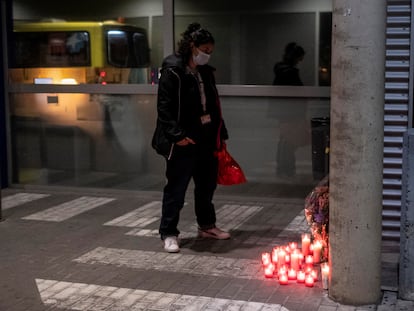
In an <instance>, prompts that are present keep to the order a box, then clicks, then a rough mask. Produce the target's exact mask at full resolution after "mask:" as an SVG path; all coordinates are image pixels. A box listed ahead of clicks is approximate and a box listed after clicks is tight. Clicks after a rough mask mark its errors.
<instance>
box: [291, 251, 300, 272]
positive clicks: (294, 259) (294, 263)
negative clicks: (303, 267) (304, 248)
mask: <svg viewBox="0 0 414 311" xmlns="http://www.w3.org/2000/svg"><path fill="white" fill-rule="evenodd" d="M299 265H300V264H299V250H297V249H294V250H293V253H292V254H290V267H291V268H292V269H294V270H296V271H298V270H299Z"/></svg>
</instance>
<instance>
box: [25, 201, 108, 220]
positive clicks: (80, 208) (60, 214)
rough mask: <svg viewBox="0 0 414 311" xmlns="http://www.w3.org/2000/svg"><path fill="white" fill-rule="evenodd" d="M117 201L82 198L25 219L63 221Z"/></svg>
mask: <svg viewBox="0 0 414 311" xmlns="http://www.w3.org/2000/svg"><path fill="white" fill-rule="evenodd" d="M113 200H115V199H114V198H102V197H86V196H85V197H80V198H78V199H75V200H72V201H69V202H65V203H62V204H59V205H57V206H54V207H51V208H48V209H46V210H44V211H41V212H38V213H35V214H31V215H29V216H26V217H24V218H23V219H27V220H43V221H56V222H59V221H63V220H66V219H69V218H71V217H74V216H76V215H79V214H81V213H84V212H86V211H89V210H91V209H94V208H95V207H98V206H101V205H104V204H106V203H108V202H111V201H113Z"/></svg>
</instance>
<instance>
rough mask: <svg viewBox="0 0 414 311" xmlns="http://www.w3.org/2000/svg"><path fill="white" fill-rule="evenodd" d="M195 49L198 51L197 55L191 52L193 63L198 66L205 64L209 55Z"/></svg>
mask: <svg viewBox="0 0 414 311" xmlns="http://www.w3.org/2000/svg"><path fill="white" fill-rule="evenodd" d="M197 51H198V54H197V55H194V54H193V60H194V63H196V65H200V66H202V65H205V64H207V63H208V61H209V59H210V55H209V54H207V53H204V52H203V51H200V50H199V49H197Z"/></svg>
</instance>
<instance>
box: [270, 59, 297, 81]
mask: <svg viewBox="0 0 414 311" xmlns="http://www.w3.org/2000/svg"><path fill="white" fill-rule="evenodd" d="M273 73H274V74H275V78H274V80H273V85H303V83H302V80H301V79H300V76H299V69H298V68H296V67H295V66H293V65H290V64H287V63H284V62H280V63H276V64H275V66H274V67H273Z"/></svg>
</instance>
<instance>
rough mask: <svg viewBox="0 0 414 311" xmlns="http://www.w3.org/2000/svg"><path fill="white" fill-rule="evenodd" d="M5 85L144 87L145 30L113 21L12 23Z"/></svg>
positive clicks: (146, 38) (146, 43) (145, 80)
mask: <svg viewBox="0 0 414 311" xmlns="http://www.w3.org/2000/svg"><path fill="white" fill-rule="evenodd" d="M12 51H13V53H12V61H11V66H10V67H11V68H12V69H11V71H10V74H11V80H12V81H13V82H17V83H19V82H20V83H50V84H79V83H102V84H106V83H148V79H149V77H148V74H149V72H148V68H149V65H150V56H149V44H148V37H147V33H146V30H145V29H143V28H140V27H136V26H133V25H127V24H124V23H120V22H115V21H104V22H66V21H42V22H30V23H26V22H20V23H19V22H16V23H15V25H14V32H13V47H12Z"/></svg>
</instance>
